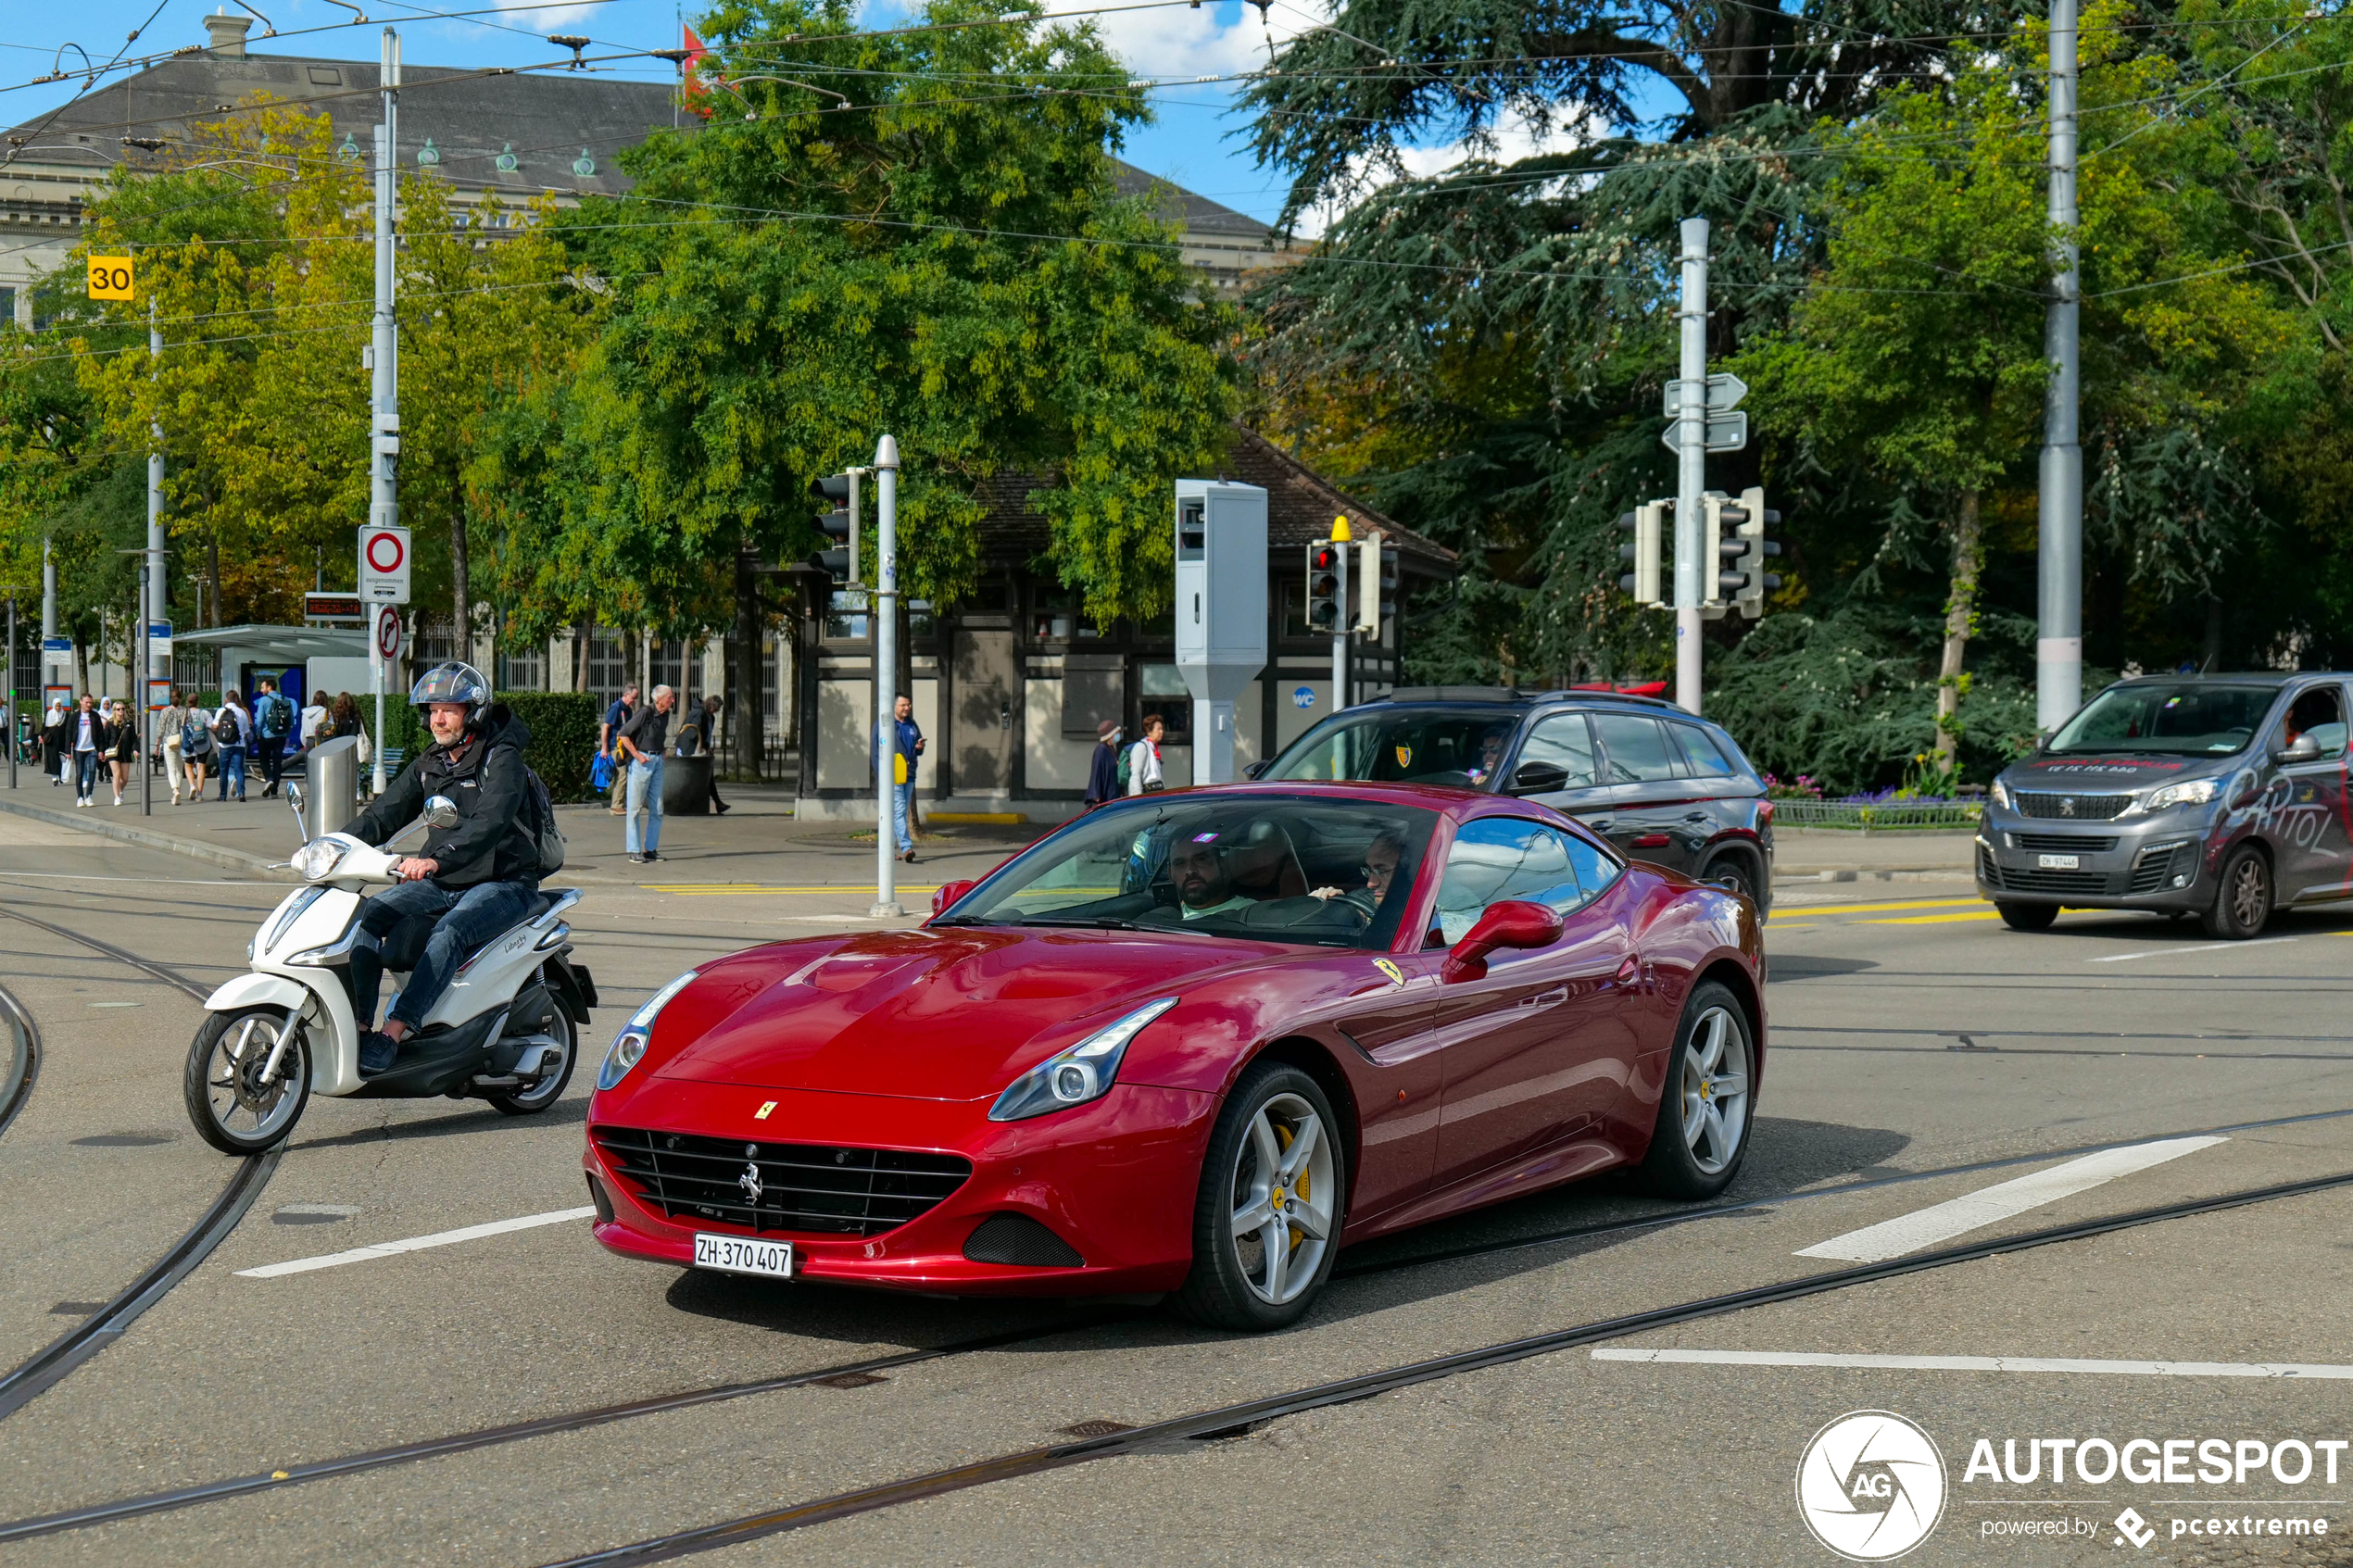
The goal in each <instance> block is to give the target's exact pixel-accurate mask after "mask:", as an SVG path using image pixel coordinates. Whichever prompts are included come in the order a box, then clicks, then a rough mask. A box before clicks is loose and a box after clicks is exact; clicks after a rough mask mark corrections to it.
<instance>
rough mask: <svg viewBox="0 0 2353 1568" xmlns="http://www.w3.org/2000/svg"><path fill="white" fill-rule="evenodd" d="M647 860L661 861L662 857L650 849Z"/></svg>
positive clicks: (647, 852)
mask: <svg viewBox="0 0 2353 1568" xmlns="http://www.w3.org/2000/svg"><path fill="white" fill-rule="evenodd" d="M646 859H648V860H659V859H661V856H659V855H657V854H655V853H654V852H653V851H652V850H650V849H648V850H647V851H646Z"/></svg>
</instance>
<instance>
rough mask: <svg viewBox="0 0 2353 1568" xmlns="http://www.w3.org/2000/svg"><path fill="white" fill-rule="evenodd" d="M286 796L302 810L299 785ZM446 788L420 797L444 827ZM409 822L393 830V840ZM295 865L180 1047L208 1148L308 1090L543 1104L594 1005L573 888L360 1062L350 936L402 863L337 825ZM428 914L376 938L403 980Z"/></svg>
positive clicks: (552, 1099) (429, 821)
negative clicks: (234, 969)
mask: <svg viewBox="0 0 2353 1568" xmlns="http://www.w3.org/2000/svg"><path fill="white" fill-rule="evenodd" d="M286 796H287V801H288V803H289V804H290V805H292V806H293V808H294V811H295V822H296V825H297V826H298V827H299V826H301V825H302V806H303V796H302V792H301V786H300V785H299V784H287V786H286ZM457 822H458V809H457V808H456V806H454V805H453V804H452V803H451V802H450V801H449V800H448V798H447V797H444V796H438V795H436V796H434V797H433V798H431V799H430V800H427V801H426V802H425V809H424V813H423V816H422V820H421V822H420V823H419V824H418V825H419V826H424V827H434V828H447V827H452V826H455V825H456V823H457ZM410 831H413V829H410V830H403V832H401V833H400V834H396V835H395V837H394V840H393V842H395V843H397V842H398V841H399V840H400V839H401V838H405V837H407V836H408V834H409V832H410ZM304 838H305V841H304V843H303V846H302V847H301V848H300V849H299V850H297V851H296V853H295V857H294V860H293V862H292V863H293V866H294V869H295V870H296V872H299V873H301V875H302V877H303V879H304V881H305V883H306V884H308V885H306V886H303V887H298V888H296V890H295V891H294V892H292V893H289V894H287V895H286V897H285V898H284V900H283V902H281V903H280V904H279V905H278V907H277V908H276V909H273V910H271V912H270V914H269V915H268V916H267V917H266V918H265V919H264V920H263V921H262V922H261V929H260V931H259V932H258V934H257V935H255V937H254V939H253V941H252V942H251V943H249V944H248V945H247V946H246V948H245V956H246V957H247V959H248V960H251V962H252V964H253V972H252V973H250V974H246V975H242V976H240V977H238V978H237V979H234V980H232V981H230V982H229V983H228V984H227V985H223V986H221V987H220V989H219V990H218V991H215V992H214V993H213V994H212V995H211V996H210V997H207V998H206V1000H205V1010H206V1011H207V1012H208V1014H209V1015H210V1016H208V1018H207V1019H206V1020H205V1022H204V1026H203V1027H202V1028H200V1029H198V1030H197V1031H196V1037H195V1042H194V1044H192V1045H191V1046H190V1047H189V1048H188V1066H187V1072H186V1073H185V1075H184V1078H183V1080H182V1087H183V1089H184V1091H185V1094H186V1098H187V1101H188V1116H189V1119H190V1120H191V1121H193V1122H194V1123H195V1126H196V1131H197V1132H198V1133H199V1134H200V1135H203V1137H204V1140H205V1141H206V1142H207V1143H208V1144H210V1145H212V1147H213V1148H217V1149H220V1150H221V1151H222V1152H223V1153H226V1154H253V1153H256V1152H258V1151H259V1150H261V1149H266V1148H270V1147H271V1146H272V1145H274V1144H276V1143H278V1142H279V1141H280V1140H281V1139H283V1138H284V1137H285V1136H286V1135H287V1134H288V1133H289V1132H291V1131H292V1130H293V1127H294V1124H295V1123H296V1121H297V1120H299V1119H300V1118H301V1116H302V1111H303V1107H304V1106H306V1105H308V1103H309V1100H310V1096H311V1093H312V1091H314V1090H315V1091H317V1092H318V1093H320V1094H322V1095H334V1096H337V1097H346V1096H348V1097H354V1098H398V1099H422V1098H430V1097H432V1096H435V1095H447V1096H448V1097H450V1098H453V1099H459V1098H467V1097H469V1096H472V1097H476V1098H483V1099H486V1100H488V1101H489V1102H490V1103H491V1104H492V1105H495V1106H497V1108H498V1109H499V1110H503V1111H505V1112H507V1113H508V1114H509V1115H512V1116H523V1115H528V1114H530V1113H532V1112H534V1111H539V1110H547V1108H548V1107H549V1106H551V1105H553V1104H555V1103H556V1100H557V1098H559V1097H560V1096H561V1095H562V1093H563V1092H564V1085H565V1084H567V1083H568V1082H570V1081H571V1078H572V1070H573V1063H574V1062H575V1061H577V1060H578V1059H579V1056H580V1030H581V1028H582V1027H583V1026H585V1024H586V1023H587V1022H588V1011H589V1010H590V1009H591V1008H593V1007H595V1006H596V1005H597V990H596V985H595V982H594V981H592V980H591V979H590V978H589V975H588V972H587V970H585V968H583V967H581V966H580V965H578V964H575V963H573V962H572V961H571V956H570V955H571V953H572V941H571V938H572V928H571V927H570V926H569V925H567V924H565V923H564V922H563V921H562V920H561V919H560V916H561V915H562V914H563V912H564V911H565V910H566V909H570V908H571V907H572V906H573V905H574V904H576V903H578V902H579V901H580V894H579V892H578V890H576V889H572V888H561V889H558V888H549V889H545V890H542V891H541V892H540V894H539V895H538V897H537V899H536V901H535V904H534V906H533V908H532V909H531V910H530V911H529V913H528V914H527V915H526V916H525V917H524V918H523V920H522V922H520V923H518V924H516V925H514V926H512V927H510V929H508V930H507V931H505V932H503V933H501V934H500V935H497V936H496V937H494V938H492V939H491V940H490V941H489V942H488V943H486V944H485V945H484V947H482V949H481V950H480V951H478V952H476V953H475V954H473V955H472V957H471V958H469V959H467V960H466V961H465V963H464V964H463V965H462V966H460V967H459V971H458V972H457V975H456V976H455V977H454V978H453V979H452V980H451V981H450V984H449V989H448V990H447V991H446V992H444V993H443V995H442V997H441V999H440V1000H439V1001H438V1002H436V1003H435V1004H434V1008H433V1010H432V1011H431V1012H429V1013H427V1014H426V1015H425V1019H424V1022H423V1024H422V1026H421V1027H420V1028H419V1029H418V1030H417V1031H416V1033H415V1034H413V1035H409V1037H408V1038H406V1039H404V1040H403V1041H401V1043H400V1054H399V1056H398V1058H397V1059H396V1060H395V1061H394V1062H393V1065H392V1067H391V1069H390V1070H389V1071H388V1072H384V1073H377V1074H375V1075H374V1076H372V1077H368V1078H362V1077H361V1076H360V1075H359V1031H360V1024H359V1021H358V1020H357V1019H356V1018H355V1017H354V1016H353V1005H352V992H351V969H350V965H351V950H352V948H353V947H354V946H355V945H356V944H357V943H358V941H359V935H360V931H359V911H360V910H361V909H362V908H364V907H365V905H366V903H367V898H368V893H367V889H368V888H369V887H371V886H384V887H389V886H391V885H393V884H396V883H397V882H398V881H399V880H400V878H399V876H398V875H397V874H396V872H394V870H393V868H394V867H395V866H396V865H397V864H398V863H399V860H400V859H401V857H400V856H398V855H396V854H393V853H391V852H390V846H389V845H387V846H386V847H385V848H383V849H376V848H371V847H369V846H367V845H365V844H362V843H361V842H359V840H358V839H357V838H353V837H350V836H349V835H347V834H340V833H330V834H321V836H319V837H317V838H311V837H309V836H308V829H307V828H305V829H304ZM433 927H434V922H433V921H431V920H416V919H412V920H407V921H403V922H401V923H400V924H399V925H397V926H396V927H394V928H393V931H392V934H391V935H389V936H386V937H384V939H383V941H382V954H383V959H384V972H385V976H386V979H387V981H388V982H389V983H390V984H391V985H392V986H393V987H394V989H395V990H397V988H398V986H399V985H400V984H401V983H403V982H404V981H405V980H406V979H407V977H408V973H409V971H411V970H412V969H414V968H415V967H416V964H417V962H418V960H419V959H421V958H422V956H423V953H424V947H425V942H426V940H427V939H428V938H429V937H430V936H431V935H433Z"/></svg>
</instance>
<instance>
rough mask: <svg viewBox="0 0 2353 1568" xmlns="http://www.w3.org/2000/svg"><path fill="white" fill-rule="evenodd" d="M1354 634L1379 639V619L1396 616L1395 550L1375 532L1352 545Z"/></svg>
mask: <svg viewBox="0 0 2353 1568" xmlns="http://www.w3.org/2000/svg"><path fill="white" fill-rule="evenodd" d="M1355 575H1356V630H1357V631H1358V632H1359V633H1363V634H1364V635H1365V636H1367V637H1373V638H1378V637H1379V636H1380V623H1381V617H1383V616H1385V615H1391V614H1394V613H1395V612H1396V609H1397V605H1396V596H1397V546H1394V545H1389V544H1384V543H1382V541H1381V533H1380V530H1379V529H1378V528H1376V529H1374V530H1373V531H1372V532H1371V533H1367V534H1365V537H1364V538H1362V539H1360V540H1358V541H1357V542H1356V573H1355Z"/></svg>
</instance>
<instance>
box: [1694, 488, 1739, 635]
mask: <svg viewBox="0 0 2353 1568" xmlns="http://www.w3.org/2000/svg"><path fill="white" fill-rule="evenodd" d="M1702 505H1703V506H1704V507H1705V516H1704V523H1705V526H1704V527H1703V529H1702V532H1701V539H1700V550H1699V558H1700V561H1701V563H1702V564H1701V567H1700V570H1701V571H1704V572H1705V573H1706V574H1707V575H1706V580H1705V583H1703V584H1702V585H1703V586H1704V587H1705V589H1706V590H1707V596H1706V598H1705V599H1704V600H1703V601H1702V606H1703V608H1707V609H1712V610H1715V611H1716V612H1717V613H1718V614H1719V615H1720V614H1721V613H1722V612H1723V609H1724V604H1725V601H1726V600H1727V599H1729V598H1730V596H1732V595H1734V594H1736V593H1738V592H1740V586H1741V575H1740V573H1739V572H1737V571H1728V570H1727V568H1730V567H1734V566H1737V565H1739V564H1740V558H1741V557H1742V556H1743V554H1745V553H1746V552H1747V549H1748V546H1746V545H1743V544H1742V543H1741V541H1740V539H1739V538H1738V537H1737V536H1735V535H1733V531H1734V530H1735V529H1737V528H1738V527H1739V526H1740V521H1741V519H1742V517H1743V515H1745V514H1743V512H1742V510H1741V508H1740V507H1739V505H1738V503H1736V502H1734V501H1733V500H1732V498H1731V497H1730V496H1729V495H1725V494H1724V493H1723V492H1722V491H1721V490H1711V491H1709V492H1708V493H1707V494H1706V495H1705V496H1704V497H1702Z"/></svg>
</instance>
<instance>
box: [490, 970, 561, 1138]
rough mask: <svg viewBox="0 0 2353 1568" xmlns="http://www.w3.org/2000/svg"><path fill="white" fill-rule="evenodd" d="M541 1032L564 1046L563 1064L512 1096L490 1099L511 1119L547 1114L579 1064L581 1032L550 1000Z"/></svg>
mask: <svg viewBox="0 0 2353 1568" xmlns="http://www.w3.org/2000/svg"><path fill="white" fill-rule="evenodd" d="M541 1027H542V1029H543V1030H552V1031H554V1032H555V1034H556V1035H557V1037H558V1038H559V1039H560V1040H562V1041H563V1042H564V1061H563V1065H562V1066H561V1067H559V1068H558V1069H556V1071H554V1072H553V1073H548V1074H547V1076H545V1077H543V1078H541V1079H540V1080H539V1082H537V1083H536V1084H534V1085H532V1086H531V1087H529V1088H527V1089H518V1090H516V1091H515V1092H514V1093H512V1094H504V1095H492V1096H491V1097H490V1103H491V1104H493V1105H495V1106H497V1108H498V1109H499V1110H503V1111H505V1112H506V1113H507V1114H508V1115H510V1116H533V1115H536V1114H537V1113H538V1112H540V1111H542V1110H547V1108H548V1107H549V1106H551V1105H553V1104H555V1103H556V1101H558V1100H559V1099H561V1098H563V1092H564V1085H567V1084H569V1083H571V1082H572V1070H573V1066H575V1065H576V1064H577V1063H578V1062H579V1060H580V1031H579V1030H578V1029H576V1028H574V1027H573V1022H572V1020H571V1019H570V1018H569V1017H568V1016H566V1015H565V1013H564V1010H563V1006H562V1004H561V1003H560V1002H557V1001H555V1000H554V999H553V998H550V999H549V1001H548V1003H547V1018H546V1019H545V1020H544V1021H543V1022H542V1024H541Z"/></svg>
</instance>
